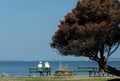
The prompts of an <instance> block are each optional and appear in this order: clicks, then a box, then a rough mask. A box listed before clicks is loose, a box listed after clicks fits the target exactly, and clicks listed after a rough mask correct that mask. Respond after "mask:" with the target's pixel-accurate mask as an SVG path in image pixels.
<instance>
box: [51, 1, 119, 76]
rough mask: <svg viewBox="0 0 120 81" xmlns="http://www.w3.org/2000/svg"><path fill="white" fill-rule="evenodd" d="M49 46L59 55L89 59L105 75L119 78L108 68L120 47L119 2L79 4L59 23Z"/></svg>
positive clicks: (112, 69)
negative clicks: (108, 62)
mask: <svg viewBox="0 0 120 81" xmlns="http://www.w3.org/2000/svg"><path fill="white" fill-rule="evenodd" d="M50 45H51V47H53V48H55V49H57V50H58V51H59V52H60V54H61V55H74V56H85V57H89V58H90V59H92V60H94V61H96V62H97V63H98V65H99V67H100V68H102V69H103V70H104V71H106V72H108V73H110V74H114V75H117V76H120V71H118V70H117V69H115V68H113V67H111V66H109V65H107V61H108V58H109V57H110V56H111V55H112V54H113V53H114V52H115V51H116V50H117V48H118V47H119V45H120V2H119V1H118V0H79V1H78V3H77V5H76V7H75V8H73V9H72V12H70V13H68V14H67V15H66V16H65V19H64V20H62V21H61V22H60V25H59V28H58V30H57V31H56V32H55V35H54V36H53V37H52V42H51V44H50Z"/></svg>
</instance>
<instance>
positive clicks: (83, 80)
mask: <svg viewBox="0 0 120 81" xmlns="http://www.w3.org/2000/svg"><path fill="white" fill-rule="evenodd" d="M115 78H119V77H88V76H62V77H59V76H53V77H52V76H49V77H45V76H44V77H27V76H26V77H0V81H107V80H111V79H115Z"/></svg>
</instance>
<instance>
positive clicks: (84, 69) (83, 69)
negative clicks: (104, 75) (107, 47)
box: [74, 67, 97, 77]
mask: <svg viewBox="0 0 120 81" xmlns="http://www.w3.org/2000/svg"><path fill="white" fill-rule="evenodd" d="M74 72H88V73H89V76H91V74H92V73H94V77H95V76H96V72H97V67H78V68H77V69H76V70H74Z"/></svg>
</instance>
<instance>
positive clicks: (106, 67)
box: [98, 61, 120, 77]
mask: <svg viewBox="0 0 120 81" xmlns="http://www.w3.org/2000/svg"><path fill="white" fill-rule="evenodd" d="M98 64H99V67H100V68H101V69H103V70H104V71H105V72H107V73H110V74H113V75H116V76H119V77H120V71H119V70H117V69H116V67H111V66H109V65H106V62H103V61H99V62H98Z"/></svg>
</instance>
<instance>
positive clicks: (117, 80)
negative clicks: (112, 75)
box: [108, 78, 120, 81]
mask: <svg viewBox="0 0 120 81" xmlns="http://www.w3.org/2000/svg"><path fill="white" fill-rule="evenodd" d="M108 81H120V78H116V79H111V80H108Z"/></svg>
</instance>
